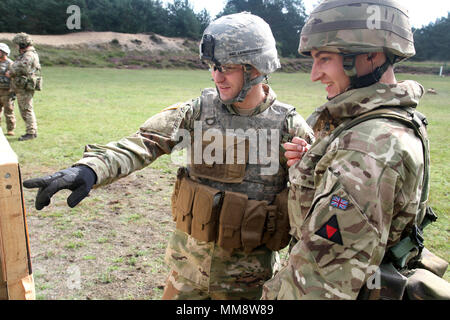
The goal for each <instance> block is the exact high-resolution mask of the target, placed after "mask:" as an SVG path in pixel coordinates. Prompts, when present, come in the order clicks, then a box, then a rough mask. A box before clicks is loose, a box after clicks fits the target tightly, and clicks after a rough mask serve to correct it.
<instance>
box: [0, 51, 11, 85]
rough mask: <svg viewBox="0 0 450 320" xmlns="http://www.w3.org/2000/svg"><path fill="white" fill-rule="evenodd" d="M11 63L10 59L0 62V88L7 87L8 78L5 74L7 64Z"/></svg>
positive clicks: (8, 83) (7, 67)
mask: <svg viewBox="0 0 450 320" xmlns="http://www.w3.org/2000/svg"><path fill="white" fill-rule="evenodd" d="M11 64H12V60H10V59H8V58H7V59H6V60H5V61H1V62H0V89H9V87H10V83H11V81H10V79H9V78H8V77H7V76H5V73H6V71H8V69H9V66H10V65H11Z"/></svg>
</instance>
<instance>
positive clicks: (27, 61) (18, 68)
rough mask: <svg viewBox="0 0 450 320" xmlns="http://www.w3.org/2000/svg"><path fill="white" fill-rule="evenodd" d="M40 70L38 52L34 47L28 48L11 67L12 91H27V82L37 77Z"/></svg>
mask: <svg viewBox="0 0 450 320" xmlns="http://www.w3.org/2000/svg"><path fill="white" fill-rule="evenodd" d="M40 70H41V64H40V62H39V56H38V54H37V53H36V50H35V49H34V47H28V48H27V49H26V51H25V52H24V53H22V54H20V55H19V56H18V57H17V59H16V60H15V61H14V63H13V64H12V65H11V66H10V73H11V80H12V81H11V84H12V89H13V90H17V89H18V90H21V89H25V88H26V85H27V80H29V79H31V78H33V77H36V74H37V73H39V72H40Z"/></svg>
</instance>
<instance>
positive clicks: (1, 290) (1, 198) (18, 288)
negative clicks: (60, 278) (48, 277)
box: [0, 128, 35, 300]
mask: <svg viewBox="0 0 450 320" xmlns="http://www.w3.org/2000/svg"><path fill="white" fill-rule="evenodd" d="M34 299H35V289H34V280H33V274H32V270H31V258H30V244H29V240H28V230H27V220H26V214H25V205H24V201H23V190H22V179H21V177H20V167H19V162H18V160H17V156H16V154H15V153H14V151H13V150H12V149H11V147H10V145H9V143H8V141H7V140H6V138H5V136H4V135H3V131H2V130H1V128H0V300H34Z"/></svg>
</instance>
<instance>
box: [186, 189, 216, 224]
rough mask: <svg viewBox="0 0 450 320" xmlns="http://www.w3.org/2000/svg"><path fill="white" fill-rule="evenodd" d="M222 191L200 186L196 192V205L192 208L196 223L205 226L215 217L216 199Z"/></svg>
mask: <svg viewBox="0 0 450 320" xmlns="http://www.w3.org/2000/svg"><path fill="white" fill-rule="evenodd" d="M219 192H220V191H219V190H217V189H214V188H211V187H208V186H205V185H198V186H197V190H196V192H195V197H194V204H193V208H192V212H193V216H194V219H195V220H196V222H198V223H200V224H202V225H205V224H208V223H209V222H210V221H211V219H212V218H213V215H212V214H211V212H212V210H213V207H214V197H215V195H216V194H218V193H219Z"/></svg>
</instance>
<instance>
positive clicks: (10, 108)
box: [0, 89, 16, 131]
mask: <svg viewBox="0 0 450 320" xmlns="http://www.w3.org/2000/svg"><path fill="white" fill-rule="evenodd" d="M2 111H3V114H4V115H5V122H6V128H7V130H8V131H14V129H15V128H16V117H15V116H14V101H13V100H12V99H11V97H10V92H9V89H0V122H1V116H2Z"/></svg>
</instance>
